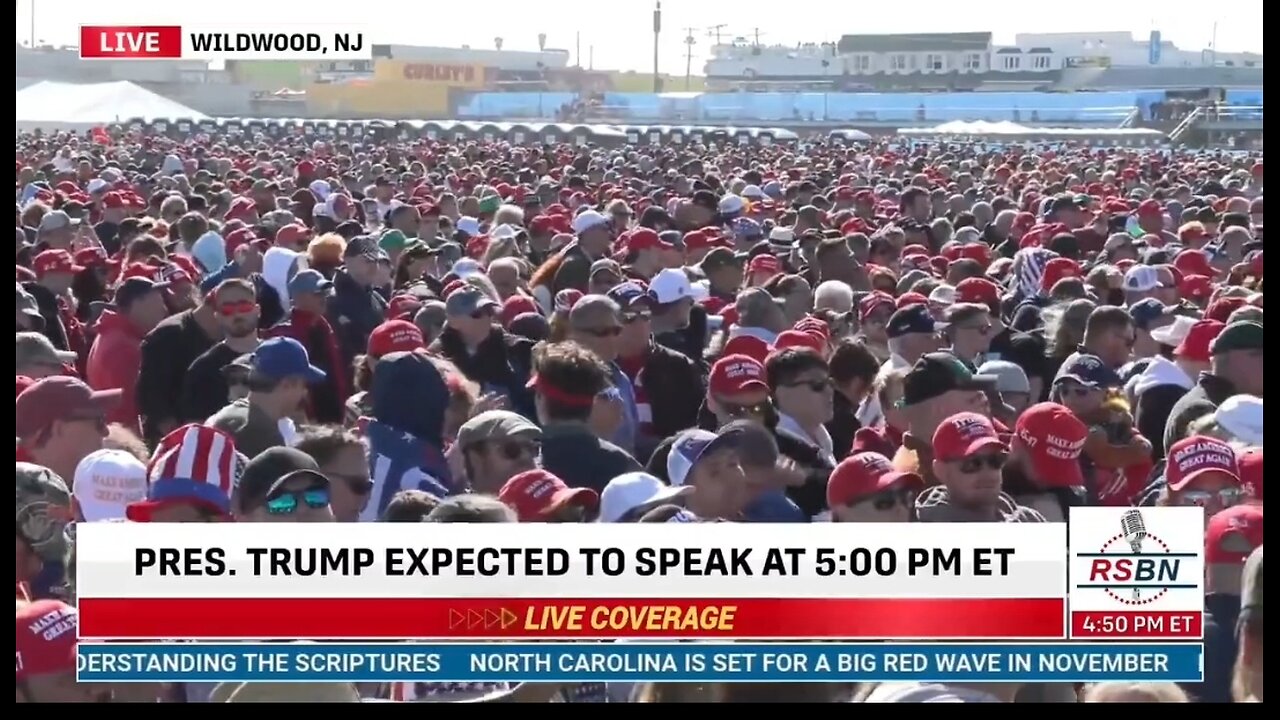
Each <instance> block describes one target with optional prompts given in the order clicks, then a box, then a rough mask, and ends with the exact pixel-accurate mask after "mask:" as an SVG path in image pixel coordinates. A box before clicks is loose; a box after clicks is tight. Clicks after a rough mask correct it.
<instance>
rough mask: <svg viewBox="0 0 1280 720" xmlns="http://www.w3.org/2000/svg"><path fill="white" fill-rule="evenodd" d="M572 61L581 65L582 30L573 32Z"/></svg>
mask: <svg viewBox="0 0 1280 720" xmlns="http://www.w3.org/2000/svg"><path fill="white" fill-rule="evenodd" d="M573 62H574V64H575V65H577V66H578V67H582V31H581V30H579V31H578V32H576V33H574V34H573Z"/></svg>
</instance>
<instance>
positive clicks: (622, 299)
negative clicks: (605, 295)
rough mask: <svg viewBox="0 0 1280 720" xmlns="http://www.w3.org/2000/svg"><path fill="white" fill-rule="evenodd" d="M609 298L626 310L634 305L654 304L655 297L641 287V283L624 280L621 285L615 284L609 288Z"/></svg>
mask: <svg viewBox="0 0 1280 720" xmlns="http://www.w3.org/2000/svg"><path fill="white" fill-rule="evenodd" d="M609 299H610V300H612V301H614V302H616V303H618V305H619V306H621V307H622V309H623V310H626V309H628V308H630V307H631V306H633V305H639V304H645V305H650V306H652V305H653V297H652V296H650V295H649V293H648V291H646V290H645V289H644V288H642V287H640V285H639V284H637V283H633V282H624V283H622V284H621V285H614V286H613V287H612V288H610V289H609Z"/></svg>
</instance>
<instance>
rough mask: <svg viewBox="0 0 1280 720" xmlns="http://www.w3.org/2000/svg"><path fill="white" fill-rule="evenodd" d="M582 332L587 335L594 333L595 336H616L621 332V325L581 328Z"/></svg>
mask: <svg viewBox="0 0 1280 720" xmlns="http://www.w3.org/2000/svg"><path fill="white" fill-rule="evenodd" d="M582 332H584V333H586V334H588V335H594V336H596V337H601V338H605V337H617V336H618V335H619V334H621V333H622V326H621V325H614V326H612V327H607V328H583V329H582Z"/></svg>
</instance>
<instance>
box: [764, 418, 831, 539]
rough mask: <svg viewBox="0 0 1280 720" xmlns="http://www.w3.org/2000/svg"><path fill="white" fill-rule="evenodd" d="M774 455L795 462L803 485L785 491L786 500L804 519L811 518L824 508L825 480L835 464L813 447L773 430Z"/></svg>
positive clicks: (825, 500) (828, 477) (825, 495)
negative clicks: (798, 467)
mask: <svg viewBox="0 0 1280 720" xmlns="http://www.w3.org/2000/svg"><path fill="white" fill-rule="evenodd" d="M773 438H774V440H776V441H777V443H778V452H779V453H780V454H782V455H785V456H786V457H789V458H791V459H792V460H794V461H795V463H796V464H797V465H799V466H800V469H801V470H803V471H804V473H805V478H804V483H803V484H801V485H797V486H795V487H788V488H787V497H789V498H791V502H794V503H795V504H796V505H798V506H799V507H800V510H802V511H803V512H804V514H805V515H806V516H807V517H813V516H814V515H817V514H819V513H821V512H823V511H824V510H826V509H827V480H828V479H830V477H831V471H832V470H835V469H836V468H835V465H833V464H832V463H830V462H829V461H827V460H826V459H825V458H824V457H823V454H822V451H821V450H820V449H819V448H817V447H816V446H814V445H810V444H809V443H806V442H804V441H803V440H798V439H796V438H794V437H792V436H790V435H786V434H783V433H780V432H778V431H777V430H774V431H773Z"/></svg>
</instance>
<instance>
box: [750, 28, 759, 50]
mask: <svg viewBox="0 0 1280 720" xmlns="http://www.w3.org/2000/svg"><path fill="white" fill-rule="evenodd" d="M752 31H753V32H754V33H755V36H756V40H755V44H756V47H760V28H752Z"/></svg>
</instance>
